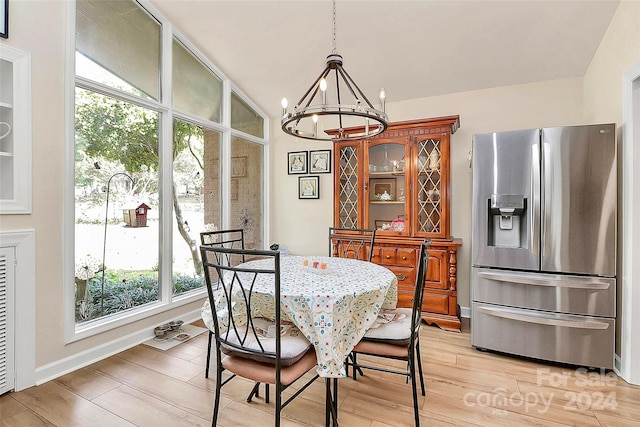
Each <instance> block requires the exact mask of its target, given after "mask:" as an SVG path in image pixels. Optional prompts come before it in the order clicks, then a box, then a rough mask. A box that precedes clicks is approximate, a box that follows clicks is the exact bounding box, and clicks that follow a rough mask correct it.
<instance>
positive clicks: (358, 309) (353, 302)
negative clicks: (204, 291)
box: [201, 255, 398, 378]
mask: <svg viewBox="0 0 640 427" xmlns="http://www.w3.org/2000/svg"><path fill="white" fill-rule="evenodd" d="M268 263H273V259H261V260H253V261H247V262H245V263H243V264H242V265H243V266H244V267H249V268H256V269H257V268H263V267H267V268H272V267H273V265H269V264H268ZM259 277H260V275H259ZM274 294H275V291H274V283H273V276H269V275H263V276H262V277H261V278H259V279H258V280H257V282H256V284H255V285H254V288H253V295H252V298H251V313H252V316H254V317H257V316H260V317H265V318H270V319H273V317H274V314H275V304H274V301H275V300H274ZM397 300H398V281H397V278H396V275H395V274H394V273H393V272H392V271H391V270H389V269H387V268H386V267H383V266H380V265H377V264H374V263H371V262H368V261H361V260H357V259H351V258H338V257H324V256H299V255H288V256H282V257H280V302H281V304H280V306H281V308H280V309H281V317H282V320H285V321H290V322H292V323H293V324H294V325H295V326H296V327H297V328H298V329H299V330H300V331H301V332H302V333H303V334H304V335H305V337H306V338H307V339H308V340H309V342H310V343H311V344H312V345H313V346H314V348H315V351H316V356H317V360H318V367H317V372H318V374H319V375H320V376H321V377H329V378H340V377H344V376H346V366H345V358H346V357H347V356H348V355H349V353H350V352H351V351H352V350H353V348H354V347H355V345H356V344H357V343H358V342H359V341H360V340H361V339H362V337H363V336H364V334H365V332H366V331H367V329H369V327H371V326H372V324H373V323H374V322H375V321H376V319H377V317H378V314H379V313H380V312H381V310H386V309H393V308H395V307H396V304H397ZM238 305H240V304H238ZM201 314H202V319H203V321H204V323H205V325H206V326H207V327H208V328H209V329H210V330H213V318H212V312H211V307H210V304H209V299H208V298H207V300H206V301H205V303H204V305H203V307H202V312H201Z"/></svg>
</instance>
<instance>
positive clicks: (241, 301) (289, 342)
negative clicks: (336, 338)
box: [200, 245, 333, 426]
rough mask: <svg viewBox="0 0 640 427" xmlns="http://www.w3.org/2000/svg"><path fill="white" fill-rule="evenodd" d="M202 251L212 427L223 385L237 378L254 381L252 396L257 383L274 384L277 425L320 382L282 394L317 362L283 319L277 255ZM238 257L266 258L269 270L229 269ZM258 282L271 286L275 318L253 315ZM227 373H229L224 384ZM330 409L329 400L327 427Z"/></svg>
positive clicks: (305, 342)
mask: <svg viewBox="0 0 640 427" xmlns="http://www.w3.org/2000/svg"><path fill="white" fill-rule="evenodd" d="M200 252H201V256H202V265H203V267H204V273H205V280H206V285H207V293H208V295H209V303H210V304H211V308H212V311H213V313H214V314H213V322H214V336H215V351H216V395H215V406H214V410H213V422H212V425H213V426H215V425H216V423H217V420H218V411H219V409H220V394H221V389H222V387H223V386H224V385H225V384H227V383H228V382H229V381H231V380H232V379H233V378H235V377H236V376H240V377H243V378H247V379H250V380H253V381H255V382H256V385H255V387H254V392H255V389H257V388H258V386H259V384H260V383H265V384H274V385H275V425H276V426H279V425H280V418H281V414H280V413H281V410H282V409H283V408H284V407H285V406H286V405H287V404H289V403H290V402H291V401H292V400H293V399H294V398H295V397H297V396H298V395H299V394H300V393H301V392H302V391H304V390H305V389H306V388H307V387H308V386H309V385H311V383H312V382H313V381H315V380H316V379H317V378H318V375H317V374H316V375H315V376H314V377H313V378H312V379H311V380H309V381H307V382H306V383H305V384H304V385H303V386H302V387H301V388H299V389H298V390H297V391H296V392H295V393H294V394H293V395H292V396H290V397H289V398H288V399H286V400H284V399H283V391H284V390H285V389H286V388H287V387H289V386H290V385H291V384H293V383H294V382H296V381H297V380H298V379H300V378H301V377H302V376H304V375H305V374H306V373H307V372H309V371H310V370H311V369H314V368H315V367H316V366H317V360H316V353H315V350H314V348H313V346H312V345H311V343H309V341H308V340H307V339H306V338H305V337H304V334H302V333H301V332H300V331H299V330H298V329H297V328H296V327H295V326H293V325H283V323H282V321H281V307H280V253H279V252H277V251H264V250H242V249H229V248H222V247H215V246H206V245H204V246H201V247H200ZM237 256H245V257H250V258H251V259H252V260H254V259H255V260H261V259H267V260H268V261H267V264H268V265H269V266H268V267H262V266H261V267H259V268H252V267H251V266H247V265H246V264H245V265H239V266H238V265H236V266H233V265H231V263H230V260H231V259H233V258H235V257H237ZM261 280H269V281H271V282H272V283H273V286H274V288H273V289H274V295H273V297H274V305H275V313H274V320H267V319H264V318H261V317H254V316H253V315H252V306H251V297H252V294H253V292H254V286H255V285H256V283H259V281H261ZM239 306H241V309H239ZM223 354H225V356H224V357H223ZM225 371H229V372H231V374H232V375H231V376H230V377H228V378H226V379H224V380H223V376H222V374H223V373H224V372H225ZM328 381H329V379H327V382H328ZM254 392H252V395H253V394H254ZM267 396H268V394H267ZM250 398H251V396H250ZM249 400H250V399H249ZM329 405H330V401H329V400H328V401H327V424H328V423H329V410H330V409H331V410H333V402H331V408H329Z"/></svg>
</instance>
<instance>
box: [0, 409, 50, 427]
mask: <svg viewBox="0 0 640 427" xmlns="http://www.w3.org/2000/svg"><path fill="white" fill-rule="evenodd" d="M0 425H1V426H2V427H25V426H29V427H56V426H55V425H54V424H52V423H50V422H49V421H47V420H44V419H42V418H41V417H39V416H38V415H36V414H35V413H34V412H33V411H30V410H27V411H22V412H20V413H18V414H14V415H12V416H11V417H7V418H5V417H4V416H3V414H2V413H0Z"/></svg>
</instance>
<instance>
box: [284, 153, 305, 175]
mask: <svg viewBox="0 0 640 427" xmlns="http://www.w3.org/2000/svg"><path fill="white" fill-rule="evenodd" d="M287 154H288V162H287V165H288V167H289V175H294V174H300V173H308V171H309V168H308V164H307V152H306V151H292V152H289V153H287Z"/></svg>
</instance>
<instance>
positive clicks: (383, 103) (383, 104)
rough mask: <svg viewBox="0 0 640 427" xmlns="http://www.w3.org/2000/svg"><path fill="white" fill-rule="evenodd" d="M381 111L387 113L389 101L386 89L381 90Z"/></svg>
mask: <svg viewBox="0 0 640 427" xmlns="http://www.w3.org/2000/svg"><path fill="white" fill-rule="evenodd" d="M379 98H380V110H382V112H383V113H384V112H386V110H385V102H384V101H385V100H386V99H387V92H386V91H385V90H384V88H380V95H379Z"/></svg>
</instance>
